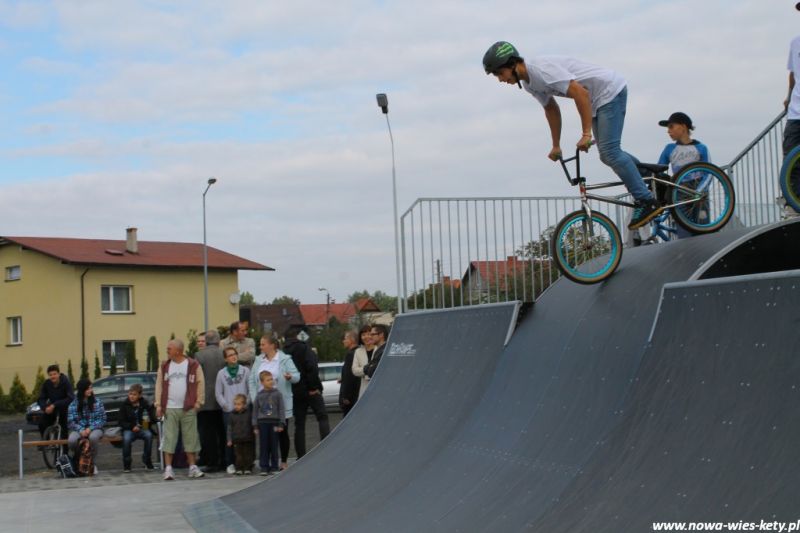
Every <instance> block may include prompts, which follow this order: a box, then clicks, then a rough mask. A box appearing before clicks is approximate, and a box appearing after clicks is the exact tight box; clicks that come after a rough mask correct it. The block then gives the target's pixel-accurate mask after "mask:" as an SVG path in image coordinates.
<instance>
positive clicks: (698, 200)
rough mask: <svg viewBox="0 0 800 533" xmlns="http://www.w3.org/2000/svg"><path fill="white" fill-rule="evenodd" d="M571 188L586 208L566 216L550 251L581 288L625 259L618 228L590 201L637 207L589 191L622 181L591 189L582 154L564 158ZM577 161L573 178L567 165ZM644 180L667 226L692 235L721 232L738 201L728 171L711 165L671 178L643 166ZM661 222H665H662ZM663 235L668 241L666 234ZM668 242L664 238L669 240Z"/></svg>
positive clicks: (657, 167)
mask: <svg viewBox="0 0 800 533" xmlns="http://www.w3.org/2000/svg"><path fill="white" fill-rule="evenodd" d="M559 161H560V162H561V167H562V168H563V170H564V174H565V175H566V177H567V181H569V183H570V185H573V186H577V187H578V189H579V190H580V196H581V205H582V209H579V210H577V211H574V212H572V213H570V214H568V215H567V216H565V217H564V218H563V219H561V221H560V222H559V223H558V225H557V226H556V229H555V231H554V232H553V236H552V240H551V250H552V252H551V253H552V255H553V258H554V259H555V262H556V265H557V266H558V269H559V270H560V271H561V273H562V274H563V275H564V276H565V277H567V278H569V279H571V280H572V281H575V282H577V283H584V284H591V283H599V282H601V281H603V280H605V279H607V278H608V277H609V276H611V275H612V274H613V273H614V271H615V270H616V269H617V267H618V266H619V262H620V260H621V259H622V238H621V236H620V232H619V229H618V228H617V226H616V224H614V222H613V221H612V220H611V219H610V218H608V217H607V216H606V215H604V214H603V213H601V212H599V211H593V210H592V208H591V206H590V204H589V201H590V200H597V201H600V202H606V203H611V204H616V205H621V206H625V207H631V208H632V207H634V204H633V203H631V202H627V201H624V200H620V199H617V198H614V197H610V196H600V195H597V194H591V193H590V192H588V191H593V190H597V189H604V188H608V187H617V186H620V185H622V182H621V181H614V182H607V183H599V184H596V185H587V184H586V178H585V177H583V176H581V172H580V170H581V166H580V151H579V150H576V151H575V156H574V157H570V158H569V159H560V160H559ZM573 161H574V162H575V177H573V176H572V174H571V173H570V170H569V167H568V166H567V165H568V163H570V162H573ZM637 166H638V167H639V171H640V172H641V173H642V174H646V175H645V176H644V177H643V179H644V181H645V183H646V184H648V185H650V186H651V189H654V190H655V191H656V196H657V198H658V201H659V203H660V204H661V205H662V206H664V213H663V214H662V215H660V216H663V217H664V219H663V221H666V220H667V218H668V217H670V216H671V217H672V219H673V220H674V221H675V222H676V223H677V224H678V225H680V226H681V227H683V228H684V229H686V230H687V231H689V232H691V233H693V234H702V233H713V232H715V231H719V230H720V229H722V228H723V227H724V226H725V224H727V223H728V221H729V220H730V218H731V216H732V215H733V209H734V206H735V202H736V196H735V193H734V190H733V183H732V182H731V180H730V178H729V177H728V175H727V174H725V172H724V171H723V170H722V169H721V168H719V167H718V166H716V165H712V164H711V163H692V164H690V165H686V166H684V167H683V168H682V169H681V170H680V172H678V173H677V174H675V175H674V176H671V175H669V174H668V173H667V170H668V168H669V167H668V166H667V165H655V164H650V163H639V164H638V165H637ZM663 221H662V222H663ZM664 236H669V235H668V234H667V233H666V232H664ZM665 240H666V239H665Z"/></svg>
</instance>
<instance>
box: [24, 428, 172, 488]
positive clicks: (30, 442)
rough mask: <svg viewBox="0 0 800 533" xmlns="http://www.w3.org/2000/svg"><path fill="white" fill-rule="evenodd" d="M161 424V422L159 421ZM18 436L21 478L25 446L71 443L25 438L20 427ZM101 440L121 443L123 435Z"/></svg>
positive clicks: (108, 442)
mask: <svg viewBox="0 0 800 533" xmlns="http://www.w3.org/2000/svg"><path fill="white" fill-rule="evenodd" d="M159 424H160V422H159ZM158 429H161V428H160V425H159V428H158ZM155 433H156V434H155V435H154V437H156V438H157V435H158V431H157V430H156V432H155ZM18 436H19V478H20V479H22V478H23V475H24V472H23V466H22V465H23V457H22V450H23V449H24V448H33V447H39V446H52V445H56V446H59V445H60V446H66V445H67V444H68V443H69V440H68V439H58V440H23V431H22V430H21V429H20V430H18ZM100 442H101V443H107V444H119V443H121V442H122V435H117V436H116V437H107V436H105V435H103V436H102V437H101V438H100ZM159 453H160V452H159ZM163 462H164V460H163V458H162V460H161V463H162V464H163Z"/></svg>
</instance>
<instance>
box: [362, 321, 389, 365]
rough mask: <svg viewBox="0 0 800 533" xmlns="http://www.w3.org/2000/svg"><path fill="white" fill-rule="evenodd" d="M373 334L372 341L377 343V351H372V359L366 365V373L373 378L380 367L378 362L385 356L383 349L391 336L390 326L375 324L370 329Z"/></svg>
mask: <svg viewBox="0 0 800 533" xmlns="http://www.w3.org/2000/svg"><path fill="white" fill-rule="evenodd" d="M370 335H372V342H373V343H375V351H374V352H372V359H370V361H369V363H367V366H365V367H364V374H366V375H367V376H369V377H370V378H372V376H373V375H375V370H377V368H378V363H380V362H381V357H383V350H384V349H386V339H388V338H389V328H387V327H386V326H384V325H383V324H375V325H374V326H372V329H371V330H370Z"/></svg>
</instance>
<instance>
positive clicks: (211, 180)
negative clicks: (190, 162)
mask: <svg viewBox="0 0 800 533" xmlns="http://www.w3.org/2000/svg"><path fill="white" fill-rule="evenodd" d="M216 182H217V178H208V184H209V185H214V184H215V183H216Z"/></svg>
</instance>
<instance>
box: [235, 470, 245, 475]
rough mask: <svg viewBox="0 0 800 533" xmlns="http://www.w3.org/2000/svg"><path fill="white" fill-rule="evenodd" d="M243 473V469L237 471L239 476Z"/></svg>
mask: <svg viewBox="0 0 800 533" xmlns="http://www.w3.org/2000/svg"><path fill="white" fill-rule="evenodd" d="M242 474H244V472H242V471H241V470H237V471H236V475H237V476H241V475H242Z"/></svg>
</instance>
